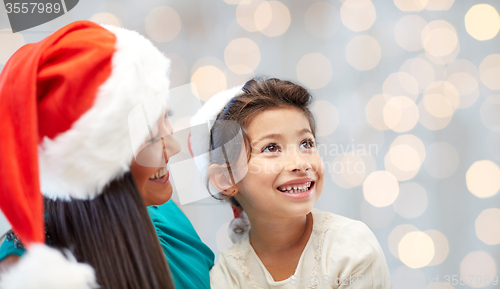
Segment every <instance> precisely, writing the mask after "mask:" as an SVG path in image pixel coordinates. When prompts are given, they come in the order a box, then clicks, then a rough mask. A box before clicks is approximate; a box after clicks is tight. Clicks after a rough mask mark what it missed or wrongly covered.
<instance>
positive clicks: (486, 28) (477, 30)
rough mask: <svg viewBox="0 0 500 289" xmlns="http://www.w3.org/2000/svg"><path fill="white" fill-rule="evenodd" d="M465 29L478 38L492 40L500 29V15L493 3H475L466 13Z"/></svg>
mask: <svg viewBox="0 0 500 289" xmlns="http://www.w3.org/2000/svg"><path fill="white" fill-rule="evenodd" d="M465 29H466V30H467V33H469V34H470V36H472V37H474V38H475V39H476V40H479V41H484V40H490V39H492V38H493V37H495V36H496V35H497V34H498V31H500V15H498V12H497V10H496V9H495V8H494V7H493V6H491V5H488V4H477V5H474V6H472V7H471V8H470V9H469V11H468V12H467V14H465Z"/></svg>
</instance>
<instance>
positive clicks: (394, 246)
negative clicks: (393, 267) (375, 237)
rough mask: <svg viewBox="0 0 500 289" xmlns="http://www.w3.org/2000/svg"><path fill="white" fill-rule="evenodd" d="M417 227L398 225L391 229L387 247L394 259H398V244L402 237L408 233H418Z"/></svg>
mask: <svg viewBox="0 0 500 289" xmlns="http://www.w3.org/2000/svg"><path fill="white" fill-rule="evenodd" d="M418 231H419V230H418V229H417V227H415V226H413V225H410V224H403V225H398V226H396V227H395V228H394V229H392V231H391V233H390V234H389V237H388V238H387V245H388V246H389V252H390V253H391V254H392V255H393V256H394V257H396V258H398V259H399V252H398V251H399V250H398V247H399V242H400V241H401V239H403V237H404V236H405V235H406V234H408V233H410V232H418Z"/></svg>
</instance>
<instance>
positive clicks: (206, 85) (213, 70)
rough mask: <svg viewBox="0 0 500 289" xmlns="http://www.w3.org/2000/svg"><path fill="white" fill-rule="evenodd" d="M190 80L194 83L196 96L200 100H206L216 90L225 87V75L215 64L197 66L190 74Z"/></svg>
mask: <svg viewBox="0 0 500 289" xmlns="http://www.w3.org/2000/svg"><path fill="white" fill-rule="evenodd" d="M191 82H194V83H195V85H196V89H197V90H198V93H197V95H196V96H197V97H198V98H199V99H201V100H202V101H207V100H208V99H209V98H210V97H212V96H213V95H214V94H216V93H217V92H219V91H222V90H225V89H226V88H227V81H226V75H225V74H224V72H222V70H220V69H219V68H217V67H215V66H202V67H200V68H198V69H197V70H196V71H195V72H194V73H193V75H192V76H191ZM193 93H195V92H194V91H193Z"/></svg>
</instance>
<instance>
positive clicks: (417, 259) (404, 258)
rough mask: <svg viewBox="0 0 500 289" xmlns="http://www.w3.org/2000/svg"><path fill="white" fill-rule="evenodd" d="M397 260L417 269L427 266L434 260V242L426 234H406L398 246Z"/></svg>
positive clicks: (418, 232) (416, 232) (417, 232)
mask: <svg viewBox="0 0 500 289" xmlns="http://www.w3.org/2000/svg"><path fill="white" fill-rule="evenodd" d="M398 253H399V259H400V260H401V262H403V263H404V264H405V265H406V266H408V267H410V268H413V269H417V268H422V267H425V266H427V265H428V264H429V263H430V262H431V260H432V258H434V253H435V249H434V242H433V241H432V239H431V237H429V236H428V235H427V234H426V233H424V232H420V231H415V232H410V233H407V234H406V235H405V236H404V237H403V238H402V239H401V241H400V242H399V245H398Z"/></svg>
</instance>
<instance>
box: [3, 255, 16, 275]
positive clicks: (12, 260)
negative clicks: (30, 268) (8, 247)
mask: <svg viewBox="0 0 500 289" xmlns="http://www.w3.org/2000/svg"><path fill="white" fill-rule="evenodd" d="M19 259H21V257H19V256H17V255H9V256H7V257H6V258H5V259H3V260H2V261H0V274H2V273H3V272H5V271H7V270H8V269H9V268H10V267H12V266H14V265H15V264H16V263H17V262H19Z"/></svg>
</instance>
